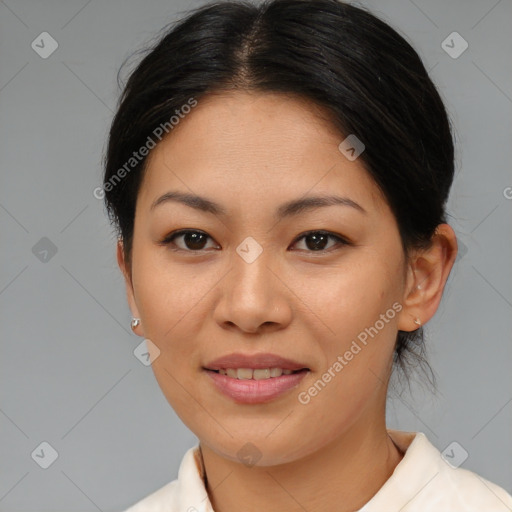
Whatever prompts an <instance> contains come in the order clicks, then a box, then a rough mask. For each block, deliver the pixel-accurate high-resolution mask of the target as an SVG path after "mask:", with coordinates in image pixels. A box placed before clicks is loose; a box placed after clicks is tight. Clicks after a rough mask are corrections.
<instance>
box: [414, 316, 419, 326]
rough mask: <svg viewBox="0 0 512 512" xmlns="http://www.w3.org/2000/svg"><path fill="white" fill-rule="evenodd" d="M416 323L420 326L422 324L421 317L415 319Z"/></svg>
mask: <svg viewBox="0 0 512 512" xmlns="http://www.w3.org/2000/svg"><path fill="white" fill-rule="evenodd" d="M414 323H415V324H416V325H417V326H418V327H420V326H421V320H420V319H419V318H416V320H414Z"/></svg>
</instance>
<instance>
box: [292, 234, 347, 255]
mask: <svg viewBox="0 0 512 512" xmlns="http://www.w3.org/2000/svg"><path fill="white" fill-rule="evenodd" d="M329 239H332V240H334V241H335V242H337V243H334V244H332V245H331V246H328V244H329ZM301 240H304V245H305V249H304V250H306V251H309V252H322V251H328V250H329V249H331V248H332V247H333V246H336V245H337V244H338V245H340V244H341V245H348V242H347V241H346V240H344V239H343V238H341V237H340V236H338V235H335V234H333V233H330V232H328V231H309V232H308V233H304V234H303V235H301V236H300V237H299V238H297V239H296V240H295V243H294V245H295V244H296V243H297V242H299V241H301Z"/></svg>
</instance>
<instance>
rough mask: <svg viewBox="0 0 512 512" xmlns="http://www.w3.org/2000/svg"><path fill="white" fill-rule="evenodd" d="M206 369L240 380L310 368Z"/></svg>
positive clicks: (288, 373) (277, 375)
mask: <svg viewBox="0 0 512 512" xmlns="http://www.w3.org/2000/svg"><path fill="white" fill-rule="evenodd" d="M203 369H204V370H206V371H209V372H213V373H217V374H219V375H226V376H227V377H231V378H232V379H238V380H267V379H275V378H279V377H281V376H283V375H292V374H294V373H305V372H307V371H310V370H309V368H299V369H297V370H291V369H288V368H218V369H212V368H203Z"/></svg>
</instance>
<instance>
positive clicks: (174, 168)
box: [139, 92, 387, 211]
mask: <svg viewBox="0 0 512 512" xmlns="http://www.w3.org/2000/svg"><path fill="white" fill-rule="evenodd" d="M329 116H330V114H329V112H328V111H327V110H326V109H324V108H322V107H319V106H317V105H315V104H312V103H311V102H308V101H306V100H304V99H301V98H298V97H293V96H289V95H284V94H269V93H264V94H263V93H258V94H255V93H246V92H235V93H225V94H215V95H208V96H206V97H204V98H202V99H200V100H199V101H198V104H197V106H196V107H194V108H193V109H192V110H191V112H190V113H189V114H187V115H184V116H183V117H182V118H181V119H180V121H179V123H178V124H177V125H176V126H175V127H174V128H173V130H172V131H171V132H170V133H169V135H168V136H167V137H166V138H164V139H163V141H162V142H161V143H159V144H158V145H157V146H156V148H155V149H153V150H152V152H151V153H150V156H149V157H148V162H147V171H146V175H145V178H144V182H143V185H142V186H141V191H140V193H139V198H140V199H141V200H142V201H144V202H147V201H152V200H154V197H155V195H157V194H161V193H163V192H164V191H165V190H164V189H165V188H169V189H176V188H179V189H181V190H183V191H184V192H192V193H196V194H200V195H208V196H212V195H213V196H215V197H217V198H219V200H220V198H227V197H230V198H231V202H233V201H237V200H238V201H239V202H240V204H241V205H243V204H247V205H253V204H254V203H253V202H254V201H256V202H258V203H259V204H260V205H263V204H266V203H275V202H276V201H277V202H282V200H283V198H290V199H291V198H294V199H295V198H297V197H300V196H304V195H306V194H309V193H315V194H316V193H333V192H336V193H340V194H343V195H350V196H351V198H352V199H354V200H355V201H358V202H363V203H365V204H366V205H367V206H368V207H369V208H373V209H375V210H379V211H382V209H383V208H384V209H385V208H386V207H387V205H386V204H385V203H386V201H385V199H384V197H383V195H382V194H381V192H380V190H379V189H378V187H377V186H376V184H375V182H374V181H373V179H372V178H371V176H370V175H369V174H368V172H367V171H366V169H365V168H364V166H363V163H362V161H361V160H359V161H358V160H355V161H349V160H348V159H347V158H346V157H345V156H344V155H343V154H342V153H341V152H340V151H339V149H338V146H339V144H340V143H341V142H342V141H343V140H344V138H345V136H344V135H343V134H341V133H340V132H339V131H338V130H337V129H336V128H335V127H334V125H333V124H332V123H331V122H330V120H329V119H330V118H329Z"/></svg>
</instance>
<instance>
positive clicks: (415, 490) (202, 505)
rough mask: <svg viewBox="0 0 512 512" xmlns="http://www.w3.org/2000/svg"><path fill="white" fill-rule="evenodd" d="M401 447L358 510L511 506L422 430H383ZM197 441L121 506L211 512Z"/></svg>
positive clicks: (497, 510) (483, 511) (468, 510)
mask: <svg viewBox="0 0 512 512" xmlns="http://www.w3.org/2000/svg"><path fill="white" fill-rule="evenodd" d="M388 433H389V435H390V437H391V438H392V440H393V441H394V443H395V444H396V445H397V446H398V447H399V448H400V450H401V451H402V452H405V455H404V457H403V458H402V460H401V461H400V462H399V463H398V465H397V466H396V467H395V470H394V471H393V474H392V475H391V476H390V477H389V479H388V480H387V481H386V482H385V483H384V485H383V486H382V487H381V488H380V489H379V490H378V491H377V493H376V494H375V495H374V496H373V498H371V499H370V501H368V502H367V503H366V505H364V506H363V507H362V508H361V509H359V511H357V512H511V511H512V496H511V495H510V494H508V493H507V492H506V491H505V490H504V489H502V488H501V487H499V486H498V485H496V484H493V483H491V482H489V481H488V480H486V479H485V478H482V477H481V476H479V475H477V474H476V473H473V472H472V471H469V470H467V469H463V468H461V467H458V468H455V467H452V465H450V464H448V462H446V460H448V458H449V457H450V456H452V454H453V453H454V452H452V451H450V452H448V454H449V455H448V456H447V459H446V460H445V459H444V458H443V457H442V455H441V453H440V452H439V450H438V449H437V448H436V447H435V446H434V445H432V444H431V443H430V441H429V440H428V439H427V437H426V436H425V434H424V433H422V432H401V431H397V430H388ZM203 477H204V466H203V461H202V457H201V453H200V451H199V444H197V445H195V446H194V447H192V448H190V449H189V450H188V451H187V452H186V453H185V455H184V456H183V460H182V461H181V465H180V468H179V471H178V478H177V479H176V480H173V481H172V482H169V483H168V484H166V485H165V486H163V487H161V488H160V489H158V490H157V491H155V492H153V493H152V494H150V495H148V496H146V497H145V498H144V499H142V500H141V501H139V502H137V503H136V504H135V505H132V506H131V507H130V508H128V509H126V510H125V511H124V512H215V511H214V510H213V508H212V505H211V503H210V500H209V498H208V494H207V492H206V488H205V485H204V479H203Z"/></svg>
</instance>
